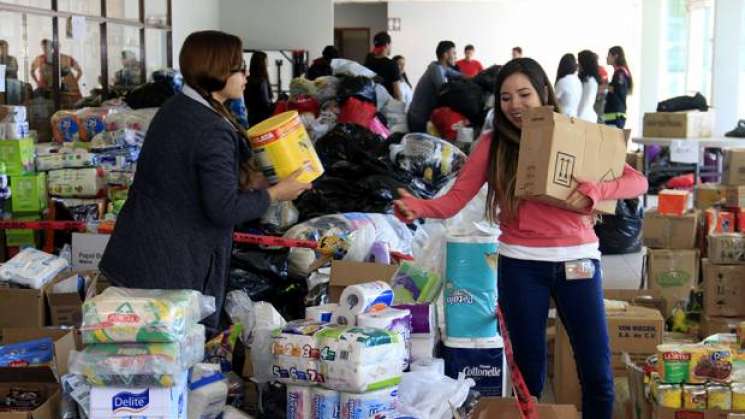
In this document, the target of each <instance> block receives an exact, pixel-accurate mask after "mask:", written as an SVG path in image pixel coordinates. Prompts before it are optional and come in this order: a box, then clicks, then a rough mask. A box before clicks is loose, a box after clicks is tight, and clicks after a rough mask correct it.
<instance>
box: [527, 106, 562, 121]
mask: <svg viewBox="0 0 745 419" xmlns="http://www.w3.org/2000/svg"><path fill="white" fill-rule="evenodd" d="M556 119H565V120H566V121H567V122H569V118H568V117H567V116H564V115H562V114H558V113H554V107H553V106H539V107H537V108H530V109H527V110H526V111H525V122H527V123H529V124H532V125H553V123H554V120H556Z"/></svg>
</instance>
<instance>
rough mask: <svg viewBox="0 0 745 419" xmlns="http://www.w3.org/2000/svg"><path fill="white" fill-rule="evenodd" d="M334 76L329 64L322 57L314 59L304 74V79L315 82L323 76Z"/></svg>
mask: <svg viewBox="0 0 745 419" xmlns="http://www.w3.org/2000/svg"><path fill="white" fill-rule="evenodd" d="M333 74H334V71H333V69H332V68H331V62H330V61H329V60H327V59H325V58H323V57H321V58H316V59H315V61H313V64H312V65H311V66H310V68H309V69H308V71H307V72H306V73H305V77H307V78H308V80H315V79H317V78H319V77H323V76H331V75H333Z"/></svg>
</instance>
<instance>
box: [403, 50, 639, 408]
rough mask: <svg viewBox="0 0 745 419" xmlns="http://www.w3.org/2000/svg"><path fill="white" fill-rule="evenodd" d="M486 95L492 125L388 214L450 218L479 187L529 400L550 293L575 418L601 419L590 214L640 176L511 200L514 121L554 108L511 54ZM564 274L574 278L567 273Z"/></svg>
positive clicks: (606, 360)
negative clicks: (565, 347) (576, 397)
mask: <svg viewBox="0 0 745 419" xmlns="http://www.w3.org/2000/svg"><path fill="white" fill-rule="evenodd" d="M496 96H497V102H498V103H497V105H496V106H495V107H494V121H493V126H494V129H493V130H492V131H489V132H486V133H485V134H483V135H482V136H481V139H480V140H479V142H478V143H477V145H476V147H475V149H474V150H473V151H472V152H471V154H470V156H469V158H468V160H467V161H466V164H465V166H464V167H463V168H462V169H461V171H460V172H459V173H458V177H457V180H456V181H455V184H454V185H453V187H452V188H451V189H450V190H449V191H448V193H447V194H445V195H444V196H442V197H440V198H436V199H432V200H425V199H417V198H414V197H413V196H411V195H410V194H408V193H407V192H406V191H404V190H400V191H399V194H400V196H402V198H401V199H399V200H397V201H395V203H394V205H395V207H394V208H395V211H396V215H397V216H398V217H399V218H400V219H401V220H404V221H405V222H412V221H413V220H416V219H419V218H440V219H446V218H450V217H452V216H454V215H455V214H457V213H458V212H459V211H460V210H461V209H462V208H463V207H464V206H465V205H466V204H468V202H470V201H471V199H472V198H473V197H475V196H476V194H477V193H478V192H479V190H481V187H482V186H483V185H484V183H486V184H487V185H488V193H487V200H486V208H485V212H486V215H487V216H488V218H489V220H490V221H492V222H499V226H500V228H501V230H502V234H501V235H500V236H499V262H498V265H497V266H498V274H497V278H498V296H499V306H500V307H501V309H502V312H503V313H504V319H505V321H506V325H507V330H508V332H509V334H510V338H511V340H512V346H513V349H514V354H515V361H516V362H517V366H518V367H519V368H520V371H521V372H522V375H523V377H524V378H525V381H526V383H527V386H528V389H529V390H530V393H531V395H532V396H535V397H538V398H540V397H541V393H542V391H543V386H544V382H545V381H544V380H545V377H546V322H547V318H548V311H549V302H550V300H551V298H552V297H553V300H554V301H555V302H556V309H557V312H558V314H559V317H560V318H561V320H562V322H563V324H564V325H565V326H566V330H567V333H568V334H569V338H570V342H571V344H572V348H573V350H574V355H575V359H576V360H577V367H578V370H579V376H580V377H581V385H582V412H583V414H584V417H585V418H592V419H611V418H612V416H613V399H614V394H613V393H614V386H613V370H612V369H611V350H610V345H609V340H608V329H607V322H606V318H605V308H604V303H603V283H602V282H603V281H602V276H603V275H602V271H601V269H602V267H601V265H600V250H599V247H598V246H599V244H598V238H597V236H596V235H595V231H594V229H593V224H594V220H595V216H594V215H593V209H594V208H595V206H596V204H598V203H599V202H601V201H605V200H611V199H623V198H632V197H637V196H639V195H641V194H642V193H644V192H646V190H647V186H648V185H647V179H646V178H645V177H644V176H643V175H642V174H641V173H639V172H638V171H636V170H634V169H633V168H632V167H631V166H629V165H628V164H626V165H625V166H624V169H623V174H622V175H621V177H619V178H618V179H615V180H612V181H608V182H592V181H579V184H578V186H577V188H576V189H575V190H574V191H573V192H572V193H571V194H570V195H569V197H568V198H567V200H566V202H565V203H564V204H563V205H562V206H561V207H560V206H553V205H550V204H548V203H544V202H540V201H536V200H527V199H521V198H518V197H517V196H516V195H515V192H516V191H515V188H516V178H517V162H518V159H519V153H520V137H521V129H522V126H523V115H524V114H525V111H526V110H528V109H531V108H535V107H538V106H551V107H553V108H554V109H555V111H558V108H557V103H556V99H555V97H554V92H553V88H552V87H551V82H550V81H549V79H548V77H547V76H546V73H545V72H544V71H543V69H542V68H541V66H540V65H539V64H538V63H537V62H536V61H535V60H532V59H530V58H518V59H516V60H512V61H510V62H508V63H507V64H505V66H504V67H502V69H501V70H500V72H499V74H498V76H497V80H496ZM545 152H547V153H548V150H546V151H545ZM572 272H574V273H576V275H572V276H570V275H569V273H572ZM568 276H569V277H568Z"/></svg>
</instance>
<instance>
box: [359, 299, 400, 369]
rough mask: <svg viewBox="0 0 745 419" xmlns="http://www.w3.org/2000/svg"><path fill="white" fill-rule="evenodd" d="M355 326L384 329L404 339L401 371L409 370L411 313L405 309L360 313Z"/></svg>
mask: <svg viewBox="0 0 745 419" xmlns="http://www.w3.org/2000/svg"><path fill="white" fill-rule="evenodd" d="M357 326H359V327H372V328H375V329H385V330H389V331H391V332H395V333H398V334H400V335H401V337H402V338H403V339H404V346H405V350H406V353H405V354H404V362H403V367H402V368H403V369H402V370H403V371H405V370H407V369H408V368H409V363H410V358H411V355H410V354H411V312H410V311H409V310H405V309H397V308H386V309H383V310H381V311H376V312H374V313H362V314H359V315H358V316H357Z"/></svg>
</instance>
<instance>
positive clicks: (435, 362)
mask: <svg viewBox="0 0 745 419" xmlns="http://www.w3.org/2000/svg"><path fill="white" fill-rule="evenodd" d="M411 370H412V371H432V372H436V373H438V374H440V375H445V360H444V359H441V358H432V359H420V360H417V361H414V362H413V363H412V364H411Z"/></svg>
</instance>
